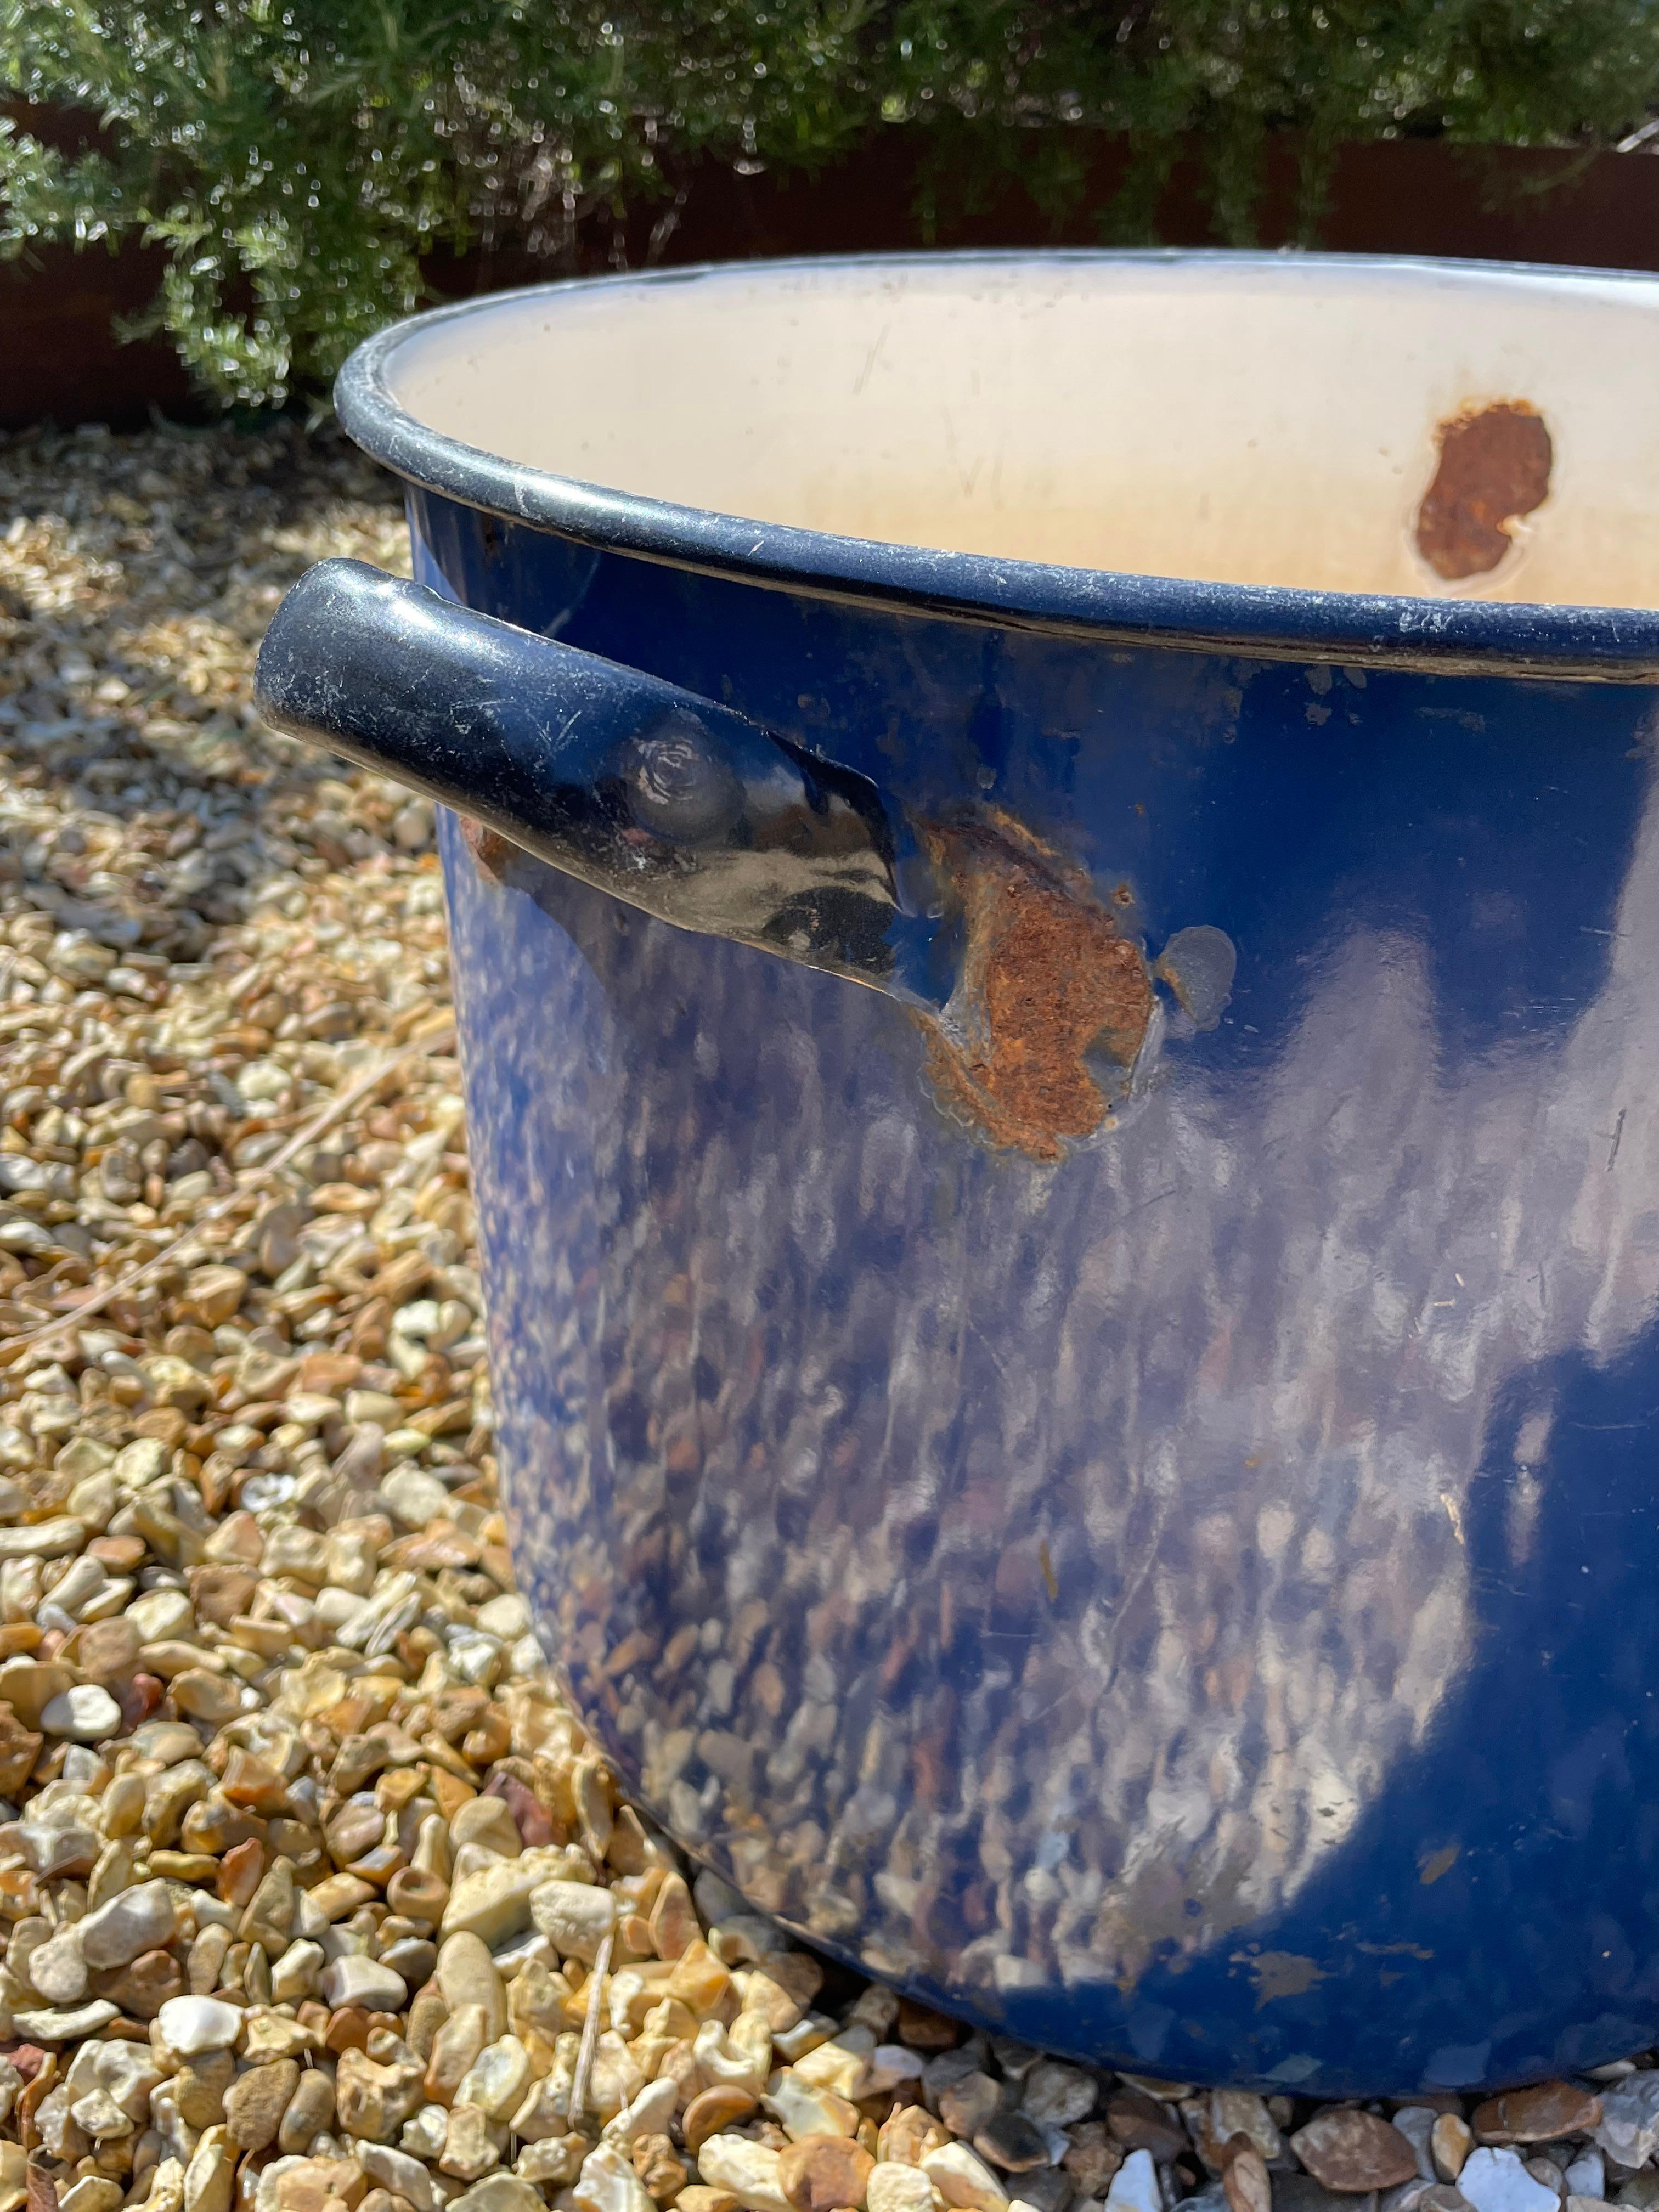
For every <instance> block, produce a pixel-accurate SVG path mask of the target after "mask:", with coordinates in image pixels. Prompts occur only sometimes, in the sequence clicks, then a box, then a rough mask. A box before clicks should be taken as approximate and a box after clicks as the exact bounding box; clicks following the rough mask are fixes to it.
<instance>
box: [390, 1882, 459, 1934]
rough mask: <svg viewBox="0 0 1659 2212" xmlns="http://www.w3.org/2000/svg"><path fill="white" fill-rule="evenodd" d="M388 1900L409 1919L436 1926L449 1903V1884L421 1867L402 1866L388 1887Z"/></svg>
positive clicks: (427, 1925) (394, 1908) (393, 1909)
mask: <svg viewBox="0 0 1659 2212" xmlns="http://www.w3.org/2000/svg"><path fill="white" fill-rule="evenodd" d="M448 1902H449V1884H448V1883H447V1881H440V1879H439V1878H438V1876H437V1875H435V1874H425V1873H422V1870H421V1869H420V1868H419V1867H399V1868H398V1871H397V1873H396V1874H394V1875H392V1879H391V1881H389V1882H387V1884H386V1903H387V1904H388V1905H390V1906H391V1907H392V1911H394V1912H399V1913H402V1915H403V1916H404V1918H405V1919H407V1920H418V1921H421V1922H422V1923H423V1924H424V1925H425V1926H426V1927H428V1928H435V1927H436V1926H437V1924H438V1923H439V1922H440V1921H441V1919H442V1918H443V1913H444V1907H445V1905H447V1904H448Z"/></svg>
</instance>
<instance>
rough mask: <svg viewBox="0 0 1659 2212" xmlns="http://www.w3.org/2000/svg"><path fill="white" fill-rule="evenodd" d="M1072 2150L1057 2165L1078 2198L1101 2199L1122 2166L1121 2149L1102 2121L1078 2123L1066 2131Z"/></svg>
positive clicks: (1122, 2152)
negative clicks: (1068, 2176) (1073, 2184)
mask: <svg viewBox="0 0 1659 2212" xmlns="http://www.w3.org/2000/svg"><path fill="white" fill-rule="evenodd" d="M1066 2134H1067V2135H1068V2136H1070V2137H1071V2141H1072V2147H1071V2148H1070V2149H1069V2150H1068V2151H1067V2152H1066V2155H1065V2157H1064V2158H1063V2159H1062V2160H1060V2164H1061V2165H1062V2166H1064V2167H1065V2169H1066V2172H1067V2173H1069V2174H1070V2175H1071V2177H1072V2179H1073V2182H1074V2183H1075V2185H1076V2186H1077V2192H1078V2194H1079V2197H1104V2196H1105V2194H1106V2191H1108V2190H1109V2188H1110V2187H1111V2185H1112V2176H1113V2175H1114V2174H1115V2172H1117V2170H1118V2168H1119V2166H1121V2165H1122V2163H1123V2160H1124V2155H1125V2153H1124V2149H1123V2146H1122V2144H1121V2142H1117V2141H1116V2140H1115V2138H1114V2136H1113V2135H1112V2131H1111V2130H1110V2129H1109V2127H1108V2126H1107V2125H1106V2123H1105V2122H1104V2121H1103V2120H1080V2121H1079V2122H1078V2123H1077V2124H1076V2125H1075V2126H1073V2127H1069V2128H1067V2129H1066Z"/></svg>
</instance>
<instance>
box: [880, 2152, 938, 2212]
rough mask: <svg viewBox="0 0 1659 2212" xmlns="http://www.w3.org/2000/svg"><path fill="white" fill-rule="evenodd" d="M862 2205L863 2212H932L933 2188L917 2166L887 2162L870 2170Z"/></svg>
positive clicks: (899, 2161) (892, 2161)
mask: <svg viewBox="0 0 1659 2212" xmlns="http://www.w3.org/2000/svg"><path fill="white" fill-rule="evenodd" d="M864 2202H865V2206H866V2212H933V2204H934V2197H933V2183H932V2182H931V2181H930V2180H929V2179H927V2175H926V2174H925V2173H924V2172H922V2170H921V2167H920V2166H907V2165H905V2164H904V2163H903V2162H902V2160H897V2159H894V2160H887V2161H884V2163H882V2164H880V2165H878V2166H874V2167H873V2168H872V2171H871V2173H870V2178H869V2179H868V2181H867V2182H866V2184H865V2191H864Z"/></svg>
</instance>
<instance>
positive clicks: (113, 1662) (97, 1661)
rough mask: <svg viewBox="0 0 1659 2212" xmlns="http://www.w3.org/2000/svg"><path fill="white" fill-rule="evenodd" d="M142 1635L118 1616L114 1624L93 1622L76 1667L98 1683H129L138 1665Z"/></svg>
mask: <svg viewBox="0 0 1659 2212" xmlns="http://www.w3.org/2000/svg"><path fill="white" fill-rule="evenodd" d="M138 1642H139V1638H138V1632H137V1629H136V1628H135V1627H134V1626H133V1625H132V1623H131V1621H130V1620H126V1619H125V1617H124V1616H123V1615H121V1614H119V1613H118V1614H117V1615H116V1616H115V1618H114V1619H113V1620H94V1621H89V1622H88V1624H87V1626H85V1627H84V1628H83V1629H82V1631H81V1636H80V1641H79V1642H78V1644H76V1664H77V1665H78V1666H79V1667H80V1669H81V1672H82V1674H85V1675H87V1676H88V1678H89V1679H90V1680H93V1681H94V1682H101V1683H103V1684H105V1685H106V1686H108V1685H109V1684H111V1683H114V1682H123V1681H125V1680H127V1679H128V1678H129V1677H130V1676H131V1674H133V1672H134V1671H135V1669H136V1668H137V1664H138Z"/></svg>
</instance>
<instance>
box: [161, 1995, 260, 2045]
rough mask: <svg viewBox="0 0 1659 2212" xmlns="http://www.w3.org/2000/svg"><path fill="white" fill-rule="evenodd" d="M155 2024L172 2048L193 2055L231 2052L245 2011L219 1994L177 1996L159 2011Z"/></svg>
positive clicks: (166, 2043) (165, 2042) (239, 2031)
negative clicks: (206, 2052) (211, 1995)
mask: <svg viewBox="0 0 1659 2212" xmlns="http://www.w3.org/2000/svg"><path fill="white" fill-rule="evenodd" d="M155 2025H156V2027H157V2029H158V2030H159V2031H160V2033H161V2040H162V2042H163V2043H164V2044H165V2045H166V2046H167V2049H168V2050H169V2051H173V2052H176V2054H177V2055H178V2056H179V2057H180V2058H193V2057H195V2056H196V2054H197V2051H228V2050H229V2049H230V2048H231V2046H232V2045H233V2044H234V2042H235V2041H236V2039H237V2037H238V2036H239V2035H240V2033H241V2031H242V2014H241V2009H240V2007H239V2006H237V2005H234V2004H227V2003H226V2002H224V2001H223V2000H222V1998H219V1997H207V1996H188V1997H173V1998H170V1999H169V2000H168V2002H167V2003H166V2004H164V2005H163V2006H162V2007H161V2011H160V2012H159V2013H158V2014H157V2015H156V2016H155Z"/></svg>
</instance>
